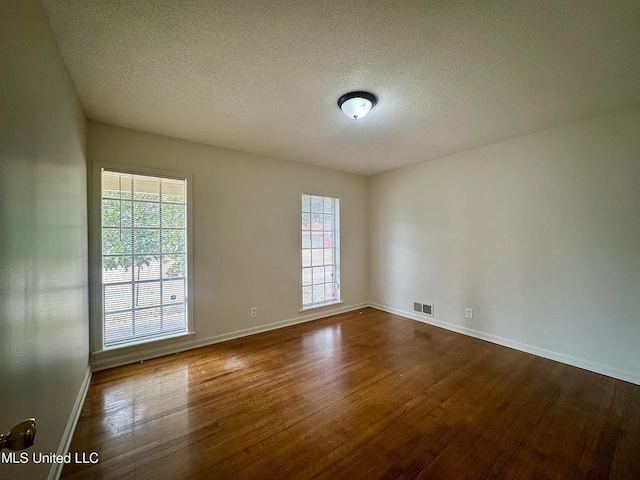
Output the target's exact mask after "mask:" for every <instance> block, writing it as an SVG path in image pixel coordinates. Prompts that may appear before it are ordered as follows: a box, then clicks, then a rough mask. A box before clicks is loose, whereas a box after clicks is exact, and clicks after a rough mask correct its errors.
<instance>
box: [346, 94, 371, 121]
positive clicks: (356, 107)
mask: <svg viewBox="0 0 640 480" xmlns="http://www.w3.org/2000/svg"><path fill="white" fill-rule="evenodd" d="M376 103H378V99H377V98H376V96H375V95H374V94H372V93H369V92H349V93H345V94H344V95H342V96H341V97H340V98H339V99H338V106H339V107H340V109H341V110H342V113H344V114H345V115H346V116H347V117H349V118H353V119H354V120H357V119H359V118H362V117H364V116H365V115H366V114H367V113H369V110H371V109H372V108H373V107H375V105H376Z"/></svg>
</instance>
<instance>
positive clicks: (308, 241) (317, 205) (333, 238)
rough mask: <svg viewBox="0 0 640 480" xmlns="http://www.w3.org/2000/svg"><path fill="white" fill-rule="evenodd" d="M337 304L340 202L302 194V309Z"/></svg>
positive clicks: (335, 199)
mask: <svg viewBox="0 0 640 480" xmlns="http://www.w3.org/2000/svg"><path fill="white" fill-rule="evenodd" d="M339 300H340V200H339V199H337V198H333V197H322V196H318V195H308V194H304V193H303V194H302V307H303V308H304V307H311V306H315V305H322V304H326V303H331V302H337V301H339Z"/></svg>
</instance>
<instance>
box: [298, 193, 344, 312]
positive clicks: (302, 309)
mask: <svg viewBox="0 0 640 480" xmlns="http://www.w3.org/2000/svg"><path fill="white" fill-rule="evenodd" d="M303 195H311V196H315V197H329V198H333V199H336V200H338V202H339V206H338V208H339V209H340V210H339V211H338V219H337V220H338V223H337V224H336V227H337V228H336V230H337V231H338V235H339V236H340V238H339V239H338V242H337V245H338V246H340V248H336V249H335V253H334V255H335V261H336V265H337V267H338V269H339V275H338V278H339V281H338V298H337V299H336V300H334V301H330V302H324V303H317V304H313V305H306V306H305V305H304V304H303V300H302V287H303V285H302V269H303V268H304V267H303V266H302V196H303ZM297 212H298V299H299V300H298V302H299V306H300V308H299V309H298V312H299V313H304V312H308V311H310V310H316V309H319V308H327V307H335V306H336V305H341V304H343V303H344V300H343V299H342V268H341V266H342V258H341V251H342V240H341V237H342V201H341V199H340V196H339V195H337V194H332V193H314V190H310V189H300V190H299V191H298V209H297Z"/></svg>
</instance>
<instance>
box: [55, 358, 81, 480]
mask: <svg viewBox="0 0 640 480" xmlns="http://www.w3.org/2000/svg"><path fill="white" fill-rule="evenodd" d="M90 383H91V367H89V366H87V371H86V372H85V374H84V379H83V380H82V384H81V385H80V391H78V396H77V397H76V401H75V403H74V404H73V409H71V415H69V420H68V421H67V426H66V427H65V429H64V433H63V434H62V440H61V441H60V446H59V447H58V452H57V453H58V455H66V454H67V453H68V452H69V446H70V445H71V439H72V438H73V432H74V431H75V430H76V425H77V424H78V419H79V418H80V412H82V406H83V405H84V399H85V398H86V397H87V391H88V390H89V384H90ZM63 467H64V463H54V464H52V465H51V470H50V471H49V476H48V477H47V478H48V480H58V479H59V478H60V475H62V468H63Z"/></svg>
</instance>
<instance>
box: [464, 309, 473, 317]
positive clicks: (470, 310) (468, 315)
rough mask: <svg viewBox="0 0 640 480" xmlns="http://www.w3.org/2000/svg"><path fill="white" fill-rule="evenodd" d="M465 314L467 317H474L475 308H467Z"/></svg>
mask: <svg viewBox="0 0 640 480" xmlns="http://www.w3.org/2000/svg"><path fill="white" fill-rule="evenodd" d="M464 316H465V317H467V318H473V308H467V309H466V310H465V312H464Z"/></svg>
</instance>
